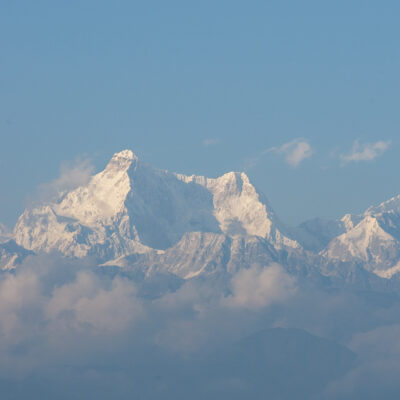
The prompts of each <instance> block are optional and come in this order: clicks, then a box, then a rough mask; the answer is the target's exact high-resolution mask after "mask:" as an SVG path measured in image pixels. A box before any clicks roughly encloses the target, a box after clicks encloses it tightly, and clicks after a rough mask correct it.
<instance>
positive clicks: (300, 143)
mask: <svg viewBox="0 0 400 400" xmlns="http://www.w3.org/2000/svg"><path fill="white" fill-rule="evenodd" d="M270 151H274V152H276V153H278V154H282V155H283V156H284V157H285V161H286V162H287V163H288V164H289V165H291V166H292V167H295V168H296V167H298V166H299V165H300V164H301V162H302V161H304V160H305V159H307V158H310V157H311V156H312V155H313V153H314V150H313V149H312V148H311V146H310V144H309V143H308V142H307V141H306V140H304V139H301V138H298V139H294V140H292V141H291V142H288V143H285V144H283V145H282V146H280V147H272V148H271V149H270Z"/></svg>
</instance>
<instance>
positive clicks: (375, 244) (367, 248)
mask: <svg viewBox="0 0 400 400" xmlns="http://www.w3.org/2000/svg"><path fill="white" fill-rule="evenodd" d="M344 220H345V221H346V222H347V224H346V225H345V227H344V232H343V233H342V234H340V235H338V236H337V237H335V238H333V239H332V240H331V242H330V243H329V244H328V245H327V247H326V248H325V249H324V250H322V251H321V254H322V255H323V256H324V257H327V258H329V259H337V260H341V261H358V262H362V263H363V265H364V267H365V268H366V269H367V270H369V271H372V272H374V273H375V274H377V275H378V276H381V277H384V278H390V277H391V276H393V275H394V274H396V273H397V272H400V196H398V197H394V198H392V199H390V200H389V201H386V202H384V203H382V204H380V205H378V206H377V207H370V208H368V210H367V211H365V213H363V214H362V215H359V216H349V215H347V216H345V217H344V218H343V219H342V221H344Z"/></svg>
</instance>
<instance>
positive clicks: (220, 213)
mask: <svg viewBox="0 0 400 400" xmlns="http://www.w3.org/2000/svg"><path fill="white" fill-rule="evenodd" d="M53 252H56V253H59V254H61V255H62V256H65V257H68V258H77V259H83V258H87V257H90V258H92V259H94V260H95V262H96V263H97V264H98V265H99V266H101V267H103V268H123V269H124V271H127V272H129V273H134V274H136V276H138V277H140V279H145V278H148V277H149V276H154V275H160V274H161V275H168V276H170V277H173V278H176V279H183V280H188V279H193V278H205V277H218V278H219V277H225V276H227V275H231V274H232V273H234V272H235V271H237V270H238V269H240V268H243V267H250V266H252V265H255V264H257V265H259V266H267V265H270V264H271V263H279V264H280V265H282V266H283V267H284V268H285V269H286V271H287V272H288V273H290V274H292V275H295V276H297V277H299V278H301V279H304V280H307V281H310V280H311V281H313V282H315V281H317V282H321V283H323V284H324V285H328V286H329V285H333V286H337V285H339V286H343V285H351V286H356V287H358V288H365V287H371V286H374V287H379V288H387V287H390V288H391V287H394V286H397V285H398V283H397V282H398V275H399V272H400V196H398V197H394V198H392V199H390V200H389V201H386V202H384V203H382V204H380V205H378V206H377V207H370V208H368V210H366V211H365V212H364V213H363V214H361V215H351V214H347V215H345V216H344V217H343V218H341V219H339V220H330V221H326V220H322V219H318V218H317V219H314V220H310V221H306V222H304V223H302V224H301V225H300V226H298V227H296V228H290V227H287V226H285V225H284V224H283V223H282V222H281V221H280V220H279V218H278V217H277V215H276V214H275V212H274V211H273V209H272V207H271V205H270V204H269V202H268V200H267V198H266V197H265V196H264V195H263V194H262V193H261V192H259V191H258V190H257V189H256V188H255V187H254V186H253V185H252V183H251V182H250V180H249V178H248V176H247V175H246V174H245V173H238V172H229V173H226V174H224V175H222V176H221V177H219V178H206V177H203V176H195V175H191V176H186V175H182V174H176V173H171V172H168V171H164V170H158V169H155V168H152V167H151V166H149V165H147V164H146V163H144V162H142V161H141V160H139V159H138V157H137V156H136V155H135V154H134V153H133V152H132V151H130V150H124V151H121V152H120V153H116V154H114V156H113V157H112V158H111V160H110V162H109V163H108V165H107V166H106V168H105V169H104V170H103V171H101V172H100V173H98V174H96V175H94V176H92V177H91V178H90V179H89V181H88V182H87V183H86V184H84V185H82V186H79V187H76V188H75V189H73V190H67V191H63V192H60V193H59V194H58V196H57V198H55V199H52V200H49V201H47V202H44V203H42V204H41V205H39V206H36V207H33V208H29V209H26V210H25V211H24V213H23V214H22V215H21V216H20V217H19V219H18V221H17V223H16V225H15V228H14V230H13V232H10V231H9V230H7V229H6V228H5V227H4V226H3V225H0V263H1V267H2V268H3V269H10V268H14V267H17V266H18V264H19V263H20V262H21V261H22V260H23V259H24V258H25V257H27V256H28V255H34V254H41V253H53ZM138 279H139V278H138Z"/></svg>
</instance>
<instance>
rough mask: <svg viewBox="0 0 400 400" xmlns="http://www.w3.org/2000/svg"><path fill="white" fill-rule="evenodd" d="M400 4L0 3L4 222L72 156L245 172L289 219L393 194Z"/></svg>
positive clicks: (356, 206)
mask: <svg viewBox="0 0 400 400" xmlns="http://www.w3.org/2000/svg"><path fill="white" fill-rule="evenodd" d="M399 12H400V4H399V3H398V2H395V1H385V2H379V1H335V2H325V1H302V2H299V1H246V2H245V1H202V2H188V1H168V2H166V1H146V2H144V1H143V2H136V1H113V2H111V1H99V0H98V1H89V0H88V1H73V0H71V1H68V2H61V1H40V0H38V1H35V2H32V1H10V0H3V1H2V4H1V12H0V49H1V51H0V136H1V146H0V183H1V188H2V194H1V197H0V221H2V222H4V223H7V224H9V225H13V224H14V223H15V221H16V218H17V216H18V215H19V214H20V213H21V212H22V211H23V208H24V207H25V205H26V204H27V199H29V197H30V196H31V195H32V193H34V192H35V188H36V187H37V186H38V185H39V184H41V183H43V182H46V181H49V180H52V179H54V178H56V177H57V175H58V173H59V168H60V165H61V164H62V163H63V162H65V161H71V160H75V159H76V158H77V157H89V158H90V159H91V160H92V162H93V163H94V165H95V168H96V169H98V170H99V169H101V168H102V167H103V166H104V165H105V163H106V162H107V160H108V159H109V158H110V157H111V155H112V154H113V153H114V152H116V151H119V150H122V149H124V148H131V149H132V150H133V151H134V152H136V153H137V154H138V155H139V157H141V158H142V159H144V160H145V161H147V162H149V163H150V164H152V165H154V166H156V167H159V168H164V169H169V170H172V171H177V172H182V173H187V174H191V173H195V174H202V175H207V176H217V175H220V174H222V173H224V172H227V171H230V170H243V169H246V170H247V173H248V175H249V176H250V178H251V180H252V181H253V182H254V183H255V184H256V185H257V186H258V187H259V188H260V189H261V190H262V191H263V192H264V193H265V194H266V195H267V196H268V198H269V199H270V201H271V203H272V206H273V207H274V208H275V210H276V211H277V213H278V214H279V215H280V216H281V218H282V219H283V220H284V221H287V222H289V223H297V222H300V221H302V220H304V219H307V218H310V217H313V216H322V217H338V216H342V215H343V214H344V213H345V212H361V211H363V210H364V209H365V208H367V207H368V206H369V205H371V204H374V203H379V202H381V201H383V200H386V199H387V198H389V197H391V196H393V195H395V194H399V193H400V184H399V180H398V169H399V164H400V161H399V157H398V154H399V139H398V137H399V135H398V131H399V126H400V113H399V112H398V105H399V97H400V95H399V93H400V91H399V86H400V85H399V80H400V78H399V73H398V71H399V70H400V54H399V46H398V38H399V37H400V28H399V24H398V16H399ZM288 143H289V144H288ZM357 143H358V145H357ZM285 144H286V145H285ZM299 146H300V147H299ZM293 151H294V152H295V153H293ZM293 154H295V155H293ZM296 154H297V156H296ZM302 155H303V156H305V157H304V159H303V157H302ZM293 157H294V158H293ZM346 157H347V158H346Z"/></svg>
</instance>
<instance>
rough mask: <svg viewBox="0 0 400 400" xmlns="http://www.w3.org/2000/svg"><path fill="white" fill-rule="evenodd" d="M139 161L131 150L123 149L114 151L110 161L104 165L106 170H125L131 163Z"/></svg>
mask: <svg viewBox="0 0 400 400" xmlns="http://www.w3.org/2000/svg"><path fill="white" fill-rule="evenodd" d="M137 161H139V159H138V157H137V156H136V155H135V154H134V153H133V151H132V150H123V151H120V152H119V153H115V154H114V155H113V156H112V158H111V160H110V162H109V163H108V164H107V166H106V168H105V169H106V170H114V171H116V170H123V171H127V170H128V169H129V168H130V167H131V166H132V164H133V163H135V162H137Z"/></svg>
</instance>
